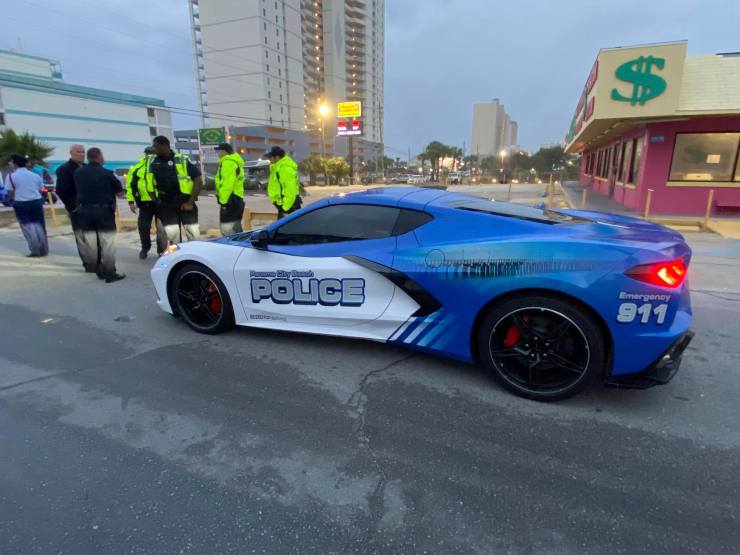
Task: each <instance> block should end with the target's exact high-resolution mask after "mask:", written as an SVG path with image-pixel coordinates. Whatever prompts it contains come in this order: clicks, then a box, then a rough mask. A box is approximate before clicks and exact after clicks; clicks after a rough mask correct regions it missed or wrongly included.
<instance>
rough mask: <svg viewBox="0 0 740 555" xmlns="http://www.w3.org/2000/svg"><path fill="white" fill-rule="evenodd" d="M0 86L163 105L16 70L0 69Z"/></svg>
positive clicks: (112, 100) (147, 98) (114, 100)
mask: <svg viewBox="0 0 740 555" xmlns="http://www.w3.org/2000/svg"><path fill="white" fill-rule="evenodd" d="M0 86H3V87H10V88H15V89H24V90H31V91H39V92H46V93H50V94H62V95H66V96H75V97H79V98H87V99H89V100H99V101H101V102H115V103H118V104H135V105H146V106H164V105H165V103H164V100H161V99H158V98H151V97H146V96H138V95H134V94H128V93H121V92H116V91H110V90H106V89H96V88H93V87H84V86H81V85H71V84H69V83H65V82H63V81H59V80H57V79H51V78H45V77H41V76H36V75H29V74H25V73H21V72H17V71H11V70H0Z"/></svg>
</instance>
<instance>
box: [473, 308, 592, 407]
mask: <svg viewBox="0 0 740 555" xmlns="http://www.w3.org/2000/svg"><path fill="white" fill-rule="evenodd" d="M477 343H478V345H477V346H478V355H479V357H480V360H481V362H482V363H483V365H484V366H485V367H486V368H487V369H488V370H490V371H491V373H492V374H493V376H494V378H496V380H497V381H498V382H499V383H500V384H501V385H503V386H504V387H505V388H506V389H508V390H509V391H511V392H513V393H515V394H517V395H520V396H522V397H526V398H528V399H534V400H537V401H558V400H561V399H565V398H568V397H571V396H573V395H575V394H576V393H579V392H580V391H582V390H583V389H585V388H586V387H587V386H588V385H589V384H590V383H591V382H592V381H593V379H594V378H595V377H596V376H597V375H599V374H600V373H601V372H602V371H603V368H604V364H605V360H606V356H605V346H604V338H603V336H602V334H601V331H600V329H599V326H598V325H597V322H596V321H595V320H594V318H593V317H592V316H591V315H590V314H589V313H588V312H587V311H586V310H584V309H582V308H580V307H579V306H577V305H575V304H573V303H569V302H566V301H565V300H563V299H559V298H556V297H549V296H521V297H515V298H511V299H509V300H506V301H504V302H503V303H501V304H499V305H496V306H494V307H493V308H492V309H491V310H490V311H489V312H488V313H487V314H486V316H485V317H484V319H483V321H482V323H481V325H480V327H479V329H478V333H477Z"/></svg>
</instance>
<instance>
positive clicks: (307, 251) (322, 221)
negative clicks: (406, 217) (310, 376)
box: [235, 204, 399, 331]
mask: <svg viewBox="0 0 740 555" xmlns="http://www.w3.org/2000/svg"><path fill="white" fill-rule="evenodd" d="M398 214H399V209H398V208H395V207H388V206H380V205H361V204H337V205H326V206H322V207H319V208H317V209H315V210H312V211H309V212H306V213H304V214H301V215H300V216H298V217H296V218H293V219H290V220H288V221H287V222H285V223H284V224H282V225H278V226H277V227H276V228H273V229H271V230H270V233H271V238H270V240H269V244H268V246H267V248H266V249H264V250H263V249H257V248H253V247H248V248H246V249H244V252H243V253H242V255H241V256H240V257H239V259H238V260H237V263H236V266H235V277H236V281H237V284H238V288H239V295H240V298H241V301H242V303H243V305H244V310H245V312H246V314H247V318H249V323H250V324H252V325H263V326H265V327H281V328H288V329H290V328H291V327H292V326H297V327H295V329H303V330H307V329H309V328H306V327H305V326H315V327H318V328H320V327H322V326H325V327H347V326H357V325H360V324H363V323H366V322H370V321H373V320H375V319H377V318H379V317H380V316H381V315H382V314H383V312H384V311H385V309H386V308H387V307H388V305H389V304H390V302H391V300H392V298H393V294H394V289H395V286H394V284H393V283H392V282H391V281H390V280H388V279H387V278H385V277H384V276H382V275H381V274H379V273H377V272H376V271H374V270H372V269H370V268H369V267H368V266H372V264H367V265H364V264H362V263H361V262H362V261H369V262H374V263H376V264H380V265H383V266H386V267H390V266H392V264H393V257H394V253H395V249H396V238H395V236H393V229H394V226H395V223H396V220H397V219H398ZM354 257H357V258H354ZM358 261H359V262H360V263H358ZM317 331H320V330H317Z"/></svg>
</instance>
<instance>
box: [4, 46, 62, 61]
mask: <svg viewBox="0 0 740 555" xmlns="http://www.w3.org/2000/svg"><path fill="white" fill-rule="evenodd" d="M0 54H11V55H13V56H18V57H19V58H30V59H31V60H41V61H44V62H49V63H50V64H57V63H59V60H56V59H54V58H46V57H44V56H33V55H32V54H25V53H24V52H16V51H15V50H6V49H5V48H0Z"/></svg>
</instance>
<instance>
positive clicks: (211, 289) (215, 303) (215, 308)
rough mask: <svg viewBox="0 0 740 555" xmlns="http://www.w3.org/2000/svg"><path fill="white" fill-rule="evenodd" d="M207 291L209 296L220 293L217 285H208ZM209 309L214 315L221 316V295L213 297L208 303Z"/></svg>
mask: <svg viewBox="0 0 740 555" xmlns="http://www.w3.org/2000/svg"><path fill="white" fill-rule="evenodd" d="M206 291H208V293H209V294H210V293H218V289H216V284H215V283H210V284H208V289H206ZM208 308H210V309H211V312H213V314H221V297H220V296H219V295H216V296H215V297H213V298H212V299H211V300H210V301H209V303H208Z"/></svg>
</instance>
